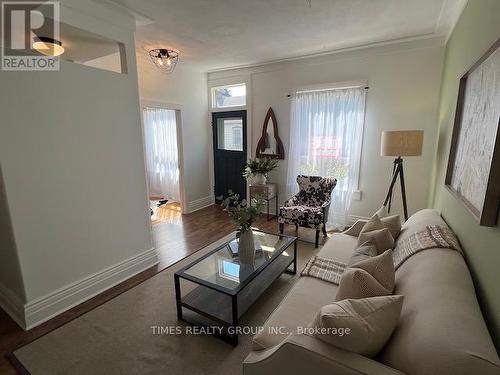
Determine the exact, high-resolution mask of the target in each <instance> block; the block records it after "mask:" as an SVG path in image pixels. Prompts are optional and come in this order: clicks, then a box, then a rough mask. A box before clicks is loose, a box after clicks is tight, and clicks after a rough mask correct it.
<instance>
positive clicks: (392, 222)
mask: <svg viewBox="0 0 500 375" xmlns="http://www.w3.org/2000/svg"><path fill="white" fill-rule="evenodd" d="M380 221H381V223H382V225H383V226H384V227H386V228H387V229H389V231H390V232H391V235H392V237H393V238H394V239H396V238H398V236H399V233H400V232H401V219H400V218H399V215H392V216H386V217H383V218H381V219H380Z"/></svg>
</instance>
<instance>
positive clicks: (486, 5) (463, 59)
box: [431, 0, 500, 349]
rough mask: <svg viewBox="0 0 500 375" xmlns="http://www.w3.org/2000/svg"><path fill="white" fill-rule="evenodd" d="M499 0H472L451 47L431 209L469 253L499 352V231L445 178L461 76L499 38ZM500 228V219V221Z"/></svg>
mask: <svg viewBox="0 0 500 375" xmlns="http://www.w3.org/2000/svg"><path fill="white" fill-rule="evenodd" d="M499 16H500V0H469V1H468V3H467V6H466V7H465V9H464V11H463V13H462V15H461V16H460V19H459V21H458V23H457V25H456V26H455V29H454V31H453V33H452V35H451V37H450V39H449V41H448V43H447V45H446V53H445V61H444V70H443V79H442V84H441V98H440V105H439V139H438V146H437V151H436V163H435V183H434V191H433V193H432V197H431V199H432V200H433V202H432V205H433V206H434V207H435V208H436V209H438V210H439V211H441V213H442V216H443V217H444V219H445V220H446V222H447V223H448V224H449V225H450V226H451V228H452V229H453V230H454V231H455V232H456V233H457V235H458V237H459V239H460V241H461V243H462V245H463V247H464V250H465V252H466V255H467V261H468V263H469V267H470V269H471V272H472V276H473V278H474V283H475V286H476V291H477V293H478V298H479V300H480V303H481V308H482V310H483V314H484V316H485V318H486V320H487V323H488V327H489V329H490V333H491V335H492V337H493V340H494V341H495V345H496V347H497V349H498V348H500V276H499V275H500V227H499V225H497V226H496V227H495V228H487V227H481V226H479V225H478V224H477V223H476V221H475V219H474V218H473V217H472V216H471V215H470V214H469V213H468V211H467V210H466V208H465V207H464V206H463V204H462V203H461V202H459V201H458V200H457V199H455V198H454V197H453V196H452V195H450V193H449V192H448V191H447V190H446V189H445V186H444V178H445V173H446V164H447V162H448V153H449V149H450V140H451V132H452V127H453V119H454V116H455V106H456V100H457V93H458V83H459V79H460V77H461V76H462V75H463V74H464V73H465V72H466V71H467V70H468V69H469V68H470V67H471V66H472V65H473V64H474V63H475V62H476V61H477V60H478V59H479V58H480V57H481V56H482V55H483V54H484V52H485V51H486V50H487V49H488V48H489V47H490V46H491V45H492V44H493V43H494V42H495V41H496V40H497V39H498V38H500V18H499ZM499 224H500V220H499Z"/></svg>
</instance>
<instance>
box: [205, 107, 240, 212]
mask: <svg viewBox="0 0 500 375" xmlns="http://www.w3.org/2000/svg"><path fill="white" fill-rule="evenodd" d="M212 127H213V133H214V134H213V136H214V172H215V197H216V201H217V203H220V199H217V198H219V197H221V196H222V197H224V198H226V197H227V195H228V191H229V190H232V191H233V192H235V193H238V194H240V197H241V198H246V181H245V179H244V178H243V171H244V168H245V162H246V159H247V111H231V112H214V113H212Z"/></svg>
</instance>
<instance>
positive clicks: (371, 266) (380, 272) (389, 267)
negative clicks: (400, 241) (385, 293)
mask: <svg viewBox="0 0 500 375" xmlns="http://www.w3.org/2000/svg"><path fill="white" fill-rule="evenodd" d="M350 267H352V268H360V269H362V270H365V271H366V272H368V273H369V274H370V275H372V276H373V277H374V278H375V279H376V280H377V281H378V282H379V283H380V285H382V286H383V287H384V288H385V289H387V290H389V291H390V293H392V291H393V290H394V282H395V271H394V262H393V260H392V250H386V251H385V252H384V253H382V254H380V255H377V256H374V257H370V258H367V259H363V260H361V261H359V262H357V263H354V264H353V265H351V266H350Z"/></svg>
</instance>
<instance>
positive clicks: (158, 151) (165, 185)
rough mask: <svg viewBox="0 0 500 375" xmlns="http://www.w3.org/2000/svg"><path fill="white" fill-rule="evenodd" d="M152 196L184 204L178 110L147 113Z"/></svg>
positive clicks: (149, 177)
mask: <svg viewBox="0 0 500 375" xmlns="http://www.w3.org/2000/svg"><path fill="white" fill-rule="evenodd" d="M143 120H144V139H145V149H146V168H147V174H148V182H149V193H150V194H151V195H160V196H163V197H164V198H166V199H169V200H172V201H177V202H179V201H180V193H179V157H178V153H177V126H176V115H175V111H174V110H169V109H163V108H153V107H146V108H144V110H143Z"/></svg>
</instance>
